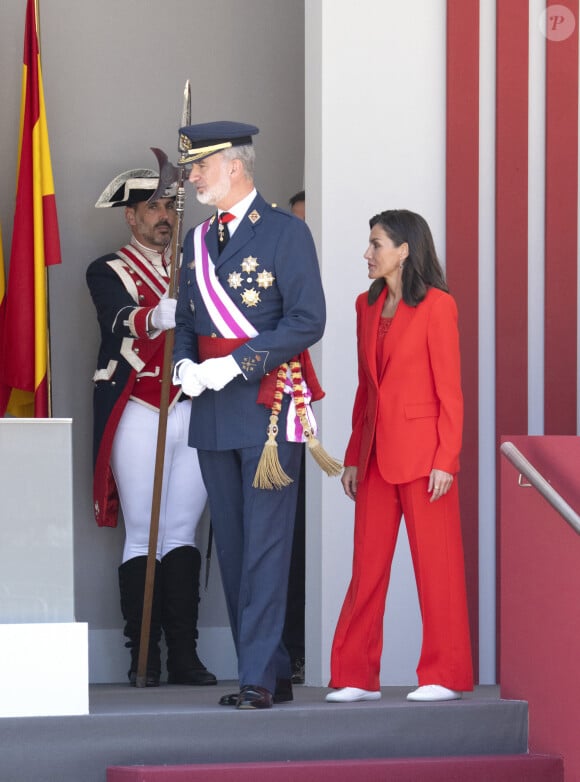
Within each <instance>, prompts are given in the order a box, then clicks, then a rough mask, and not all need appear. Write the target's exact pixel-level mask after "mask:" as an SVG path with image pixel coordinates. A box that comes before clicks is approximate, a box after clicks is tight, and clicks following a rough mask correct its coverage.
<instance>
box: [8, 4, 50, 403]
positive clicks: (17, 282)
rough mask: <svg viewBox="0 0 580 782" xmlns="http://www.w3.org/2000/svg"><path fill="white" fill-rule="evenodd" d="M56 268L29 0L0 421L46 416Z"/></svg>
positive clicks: (41, 95) (47, 152) (34, 25)
mask: <svg viewBox="0 0 580 782" xmlns="http://www.w3.org/2000/svg"><path fill="white" fill-rule="evenodd" d="M60 262H61V256H60V239H59V233H58V220H57V216H56V202H55V198H54V182H53V178H52V167H51V164H50V149H49V144H48V130H47V125H46V112H45V106H44V93H43V89H42V73H41V68H40V54H39V49H38V31H37V20H36V8H35V3H34V0H28V3H27V8H26V28H25V32H24V65H23V73H22V103H21V110H20V139H19V147H18V179H17V186H16V207H15V211H14V231H13V234H12V248H11V251H10V267H9V272H8V285H7V288H6V295H5V297H4V301H3V305H4V306H3V315H0V329H1V332H0V416H3V415H4V414H5V412H6V411H8V412H9V413H11V414H12V415H15V416H18V417H35V418H45V417H47V416H48V415H49V401H48V394H49V392H48V378H47V374H48V357H49V343H48V307H47V280H46V267H47V266H50V265H52V264H57V263H60ZM0 306H1V303H0Z"/></svg>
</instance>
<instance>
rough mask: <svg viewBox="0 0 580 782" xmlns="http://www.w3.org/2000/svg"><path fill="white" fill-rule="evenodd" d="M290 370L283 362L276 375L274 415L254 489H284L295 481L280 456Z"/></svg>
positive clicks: (255, 476) (253, 484)
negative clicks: (281, 419) (279, 436)
mask: <svg viewBox="0 0 580 782" xmlns="http://www.w3.org/2000/svg"><path fill="white" fill-rule="evenodd" d="M287 371H288V364H282V365H281V366H280V367H279V369H278V375H277V377H276V391H275V392H274V404H273V405H272V415H271V416H270V423H269V425H268V439H267V440H266V443H265V444H264V448H263V449H262V454H261V456H260V461H259V462H258V466H257V468H256V474H255V475H254V480H253V482H252V486H253V487H254V489H283V488H284V486H289V485H290V484H291V483H293V480H292V478H290V476H289V475H286V473H285V472H284V470H283V469H282V465H281V464H280V459H279V458H278V443H277V442H276V436H277V434H278V416H279V414H280V410H281V409H282V397H283V395H284V381H285V378H286V373H287Z"/></svg>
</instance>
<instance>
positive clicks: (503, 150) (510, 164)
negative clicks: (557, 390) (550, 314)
mask: <svg viewBox="0 0 580 782" xmlns="http://www.w3.org/2000/svg"><path fill="white" fill-rule="evenodd" d="M528 5H529V4H528V0H498V2H497V91H496V237H495V240H496V433H497V443H498V446H499V438H500V436H501V435H502V434H526V433H527V431H528V358H527V353H528V14H529V8H528Z"/></svg>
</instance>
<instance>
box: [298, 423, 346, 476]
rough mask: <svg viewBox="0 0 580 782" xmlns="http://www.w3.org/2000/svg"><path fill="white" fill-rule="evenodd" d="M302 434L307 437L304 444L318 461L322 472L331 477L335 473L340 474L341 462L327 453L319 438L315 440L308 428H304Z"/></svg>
mask: <svg viewBox="0 0 580 782" xmlns="http://www.w3.org/2000/svg"><path fill="white" fill-rule="evenodd" d="M304 435H305V436H306V437H307V440H306V445H307V446H308V448H309V449H310V453H311V454H312V456H313V457H314V459H315V460H316V462H317V463H318V465H319V466H320V467H322V469H323V470H324V472H325V473H326V474H327V475H330V476H331V477H333V476H335V475H340V474H341V472H342V463H341V462H339V461H338V459H335V458H334V457H333V456H330V454H329V453H327V452H326V451H325V450H324V448H323V447H322V444H321V443H320V440H317V439H316V437H315V436H314V435H313V434H312V432H310V431H309V430H306V429H305V430H304Z"/></svg>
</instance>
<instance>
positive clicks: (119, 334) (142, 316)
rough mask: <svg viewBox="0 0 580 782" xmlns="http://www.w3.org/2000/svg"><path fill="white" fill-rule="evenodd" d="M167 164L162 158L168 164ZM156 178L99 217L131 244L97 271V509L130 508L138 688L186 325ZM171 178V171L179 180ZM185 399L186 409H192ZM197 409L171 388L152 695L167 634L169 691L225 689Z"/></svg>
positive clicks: (122, 577)
mask: <svg viewBox="0 0 580 782" xmlns="http://www.w3.org/2000/svg"><path fill="white" fill-rule="evenodd" d="M161 162H162V160H161V159H160V163H161ZM167 166H168V167H169V169H172V168H173V167H172V166H171V164H170V163H167V162H166V163H165V164H164V166H163V168H162V172H161V182H160V176H159V174H157V173H156V172H155V171H153V170H151V169H132V170H130V171H125V172H123V173H122V174H119V176H117V177H115V178H114V179H113V181H112V182H111V183H110V184H109V185H108V186H107V187H106V188H105V190H104V191H103V193H102V194H101V196H100V197H99V200H98V201H97V203H96V206H97V207H113V206H115V207H116V206H120V207H124V212H125V220H126V222H127V224H128V226H129V229H130V231H131V238H130V241H129V242H128V244H126V245H125V246H124V247H122V248H121V249H120V250H118V251H117V252H116V253H111V254H109V255H105V256H103V257H102V258H99V259H98V260H96V261H93V263H91V264H90V266H89V268H88V270H87V284H88V286H89V289H90V292H91V296H92V298H93V301H94V304H95V307H96V310H97V317H98V320H99V326H100V330H101V345H100V348H99V355H98V361H97V369H96V371H95V374H94V377H93V380H94V385H95V388H94V486H93V489H94V508H95V516H96V520H97V524H99V525H100V526H110V527H114V526H116V524H117V516H118V511H119V504H120V506H121V509H122V513H123V519H124V522H125V533H126V534H125V546H124V550H123V560H122V564H121V566H120V567H119V587H120V592H121V610H122V613H123V618H124V620H125V635H126V636H127V638H128V639H129V640H128V642H127V643H126V646H127V647H129V648H130V650H131V667H130V670H129V681H130V683H131V684H132V685H135V684H136V678H137V662H138V658H139V642H140V633H141V616H142V610H143V597H144V584H145V571H146V565H147V553H148V547H149V526H150V520H151V505H152V493H153V477H154V471H155V461H156V448H157V430H158V421H159V405H160V396H161V375H162V365H163V352H164V344H165V332H166V331H167V329H171V328H173V327H174V326H175V306H176V300H175V299H173V298H171V299H170V298H168V297H167V291H168V287H169V279H170V267H171V263H172V259H171V235H172V231H173V227H174V224H175V192H176V183H175V179H174V178H173V177H171V176H168V175H167ZM170 173H171V171H170ZM182 400H183V401H182ZM190 413H191V401H190V400H188V399H186V398H185V397H184V396H183V395H182V394H181V393H180V390H179V389H178V388H175V387H172V391H171V394H170V407H169V412H168V419H167V436H166V444H165V460H164V471H163V483H162V499H161V510H160V518H159V534H158V540H157V556H156V563H155V567H156V570H155V585H154V592H153V602H152V609H151V629H150V642H149V650H148V661H147V675H146V685H147V686H148V687H155V686H158V685H159V681H160V674H161V659H160V648H159V641H160V638H161V633H162V630H163V632H164V634H165V640H166V643H167V670H168V681H169V683H173V684H192V685H206V684H216V678H215V676H214V674H213V673H210V672H209V671H208V670H207V669H206V668H205V666H204V665H203V663H202V662H201V661H200V659H199V657H198V655H197V650H196V639H197V617H198V603H199V574H200V565H201V556H200V553H199V550H198V549H197V548H196V545H195V533H196V528H197V524H198V522H199V519H200V516H201V515H202V513H203V510H204V507H205V505H206V501H207V493H206V490H205V487H204V484H203V480H202V477H201V472H200V469H199V461H198V458H197V453H196V451H195V450H194V449H192V448H189V447H188V445H187V430H188V427H189V419H190Z"/></svg>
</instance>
